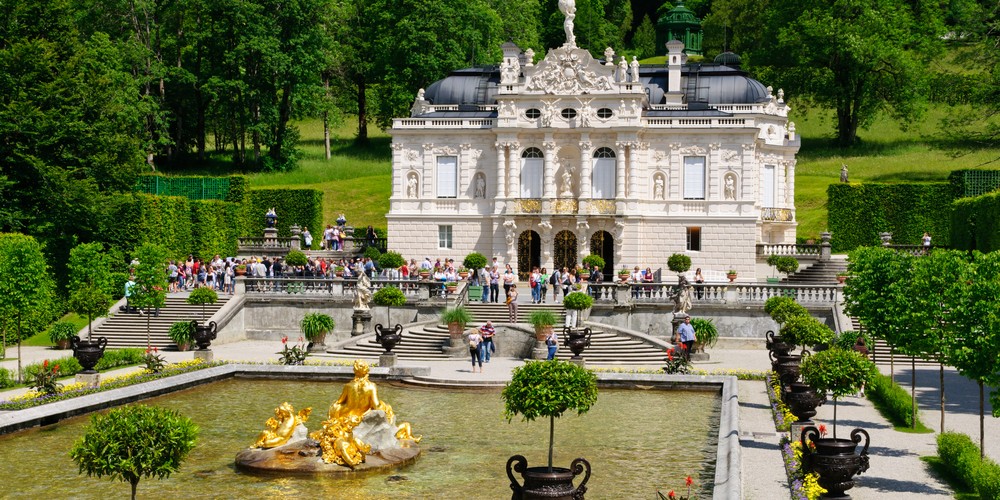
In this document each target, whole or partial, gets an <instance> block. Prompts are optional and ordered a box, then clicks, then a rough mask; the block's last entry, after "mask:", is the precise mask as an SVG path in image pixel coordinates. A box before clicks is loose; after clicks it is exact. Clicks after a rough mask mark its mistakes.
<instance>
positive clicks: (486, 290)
mask: <svg viewBox="0 0 1000 500" xmlns="http://www.w3.org/2000/svg"><path fill="white" fill-rule="evenodd" d="M479 282H480V284H481V285H482V287H483V295H482V297H480V302H482V303H483V304H485V303H487V302H489V301H490V270H489V269H487V268H486V267H483V268H482V269H480V270H479Z"/></svg>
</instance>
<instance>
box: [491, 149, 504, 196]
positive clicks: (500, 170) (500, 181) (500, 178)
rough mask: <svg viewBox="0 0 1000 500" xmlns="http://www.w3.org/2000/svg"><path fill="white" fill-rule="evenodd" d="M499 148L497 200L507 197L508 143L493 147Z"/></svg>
mask: <svg viewBox="0 0 1000 500" xmlns="http://www.w3.org/2000/svg"><path fill="white" fill-rule="evenodd" d="M493 146H494V147H495V148H497V177H496V196H495V198H501V199H502V198H506V197H507V143H505V142H497V143H496V144H494V145H493Z"/></svg>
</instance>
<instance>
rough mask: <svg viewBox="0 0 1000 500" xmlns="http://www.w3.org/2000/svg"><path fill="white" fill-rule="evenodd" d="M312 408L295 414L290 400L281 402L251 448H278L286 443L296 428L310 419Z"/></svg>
mask: <svg viewBox="0 0 1000 500" xmlns="http://www.w3.org/2000/svg"><path fill="white" fill-rule="evenodd" d="M310 413H312V408H306V409H304V410H302V411H300V412H299V413H298V415H296V414H295V409H294V408H292V405H291V404H289V403H288V402H284V403H281V406H279V407H277V408H275V409H274V416H273V417H271V418H269V419H267V422H265V423H264V426H265V427H267V428H266V429H264V430H263V431H261V433H260V435H259V436H258V437H257V442H256V443H254V444H253V446H251V448H263V449H267V448H276V447H278V446H281V445H284V444H285V443H287V442H288V440H289V439H290V438H291V437H292V434H294V433H295V428H296V427H298V426H299V425H301V424H303V423H305V422H306V421H307V420H309V414H310Z"/></svg>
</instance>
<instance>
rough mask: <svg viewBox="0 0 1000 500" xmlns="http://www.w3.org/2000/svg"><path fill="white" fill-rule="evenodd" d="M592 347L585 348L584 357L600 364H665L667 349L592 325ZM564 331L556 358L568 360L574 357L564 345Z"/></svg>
mask: <svg viewBox="0 0 1000 500" xmlns="http://www.w3.org/2000/svg"><path fill="white" fill-rule="evenodd" d="M590 329H591V336H590V347H588V348H586V349H584V350H583V354H581V356H583V359H584V360H585V361H586V362H587V363H588V364H590V363H593V364H598V365H663V364H664V358H666V353H665V349H663V348H662V347H660V346H657V345H652V344H649V343H646V342H645V341H643V340H641V339H637V338H635V337H630V336H628V335H621V334H617V333H613V332H607V331H603V330H599V329H595V328H594V327H593V326H591V327H590ZM564 340H565V339H564V338H563V335H562V332H559V350H558V351H556V359H561V360H568V359H570V358H571V357H573V353H572V352H570V350H569V347H565V346H564V345H563V341H564Z"/></svg>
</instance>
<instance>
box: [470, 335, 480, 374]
mask: <svg viewBox="0 0 1000 500" xmlns="http://www.w3.org/2000/svg"><path fill="white" fill-rule="evenodd" d="M482 347H483V336H482V335H481V334H480V333H479V330H473V331H472V333H470V334H469V354H470V355H471V356H472V373H476V363H477V362H478V363H479V373H483V349H482Z"/></svg>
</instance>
